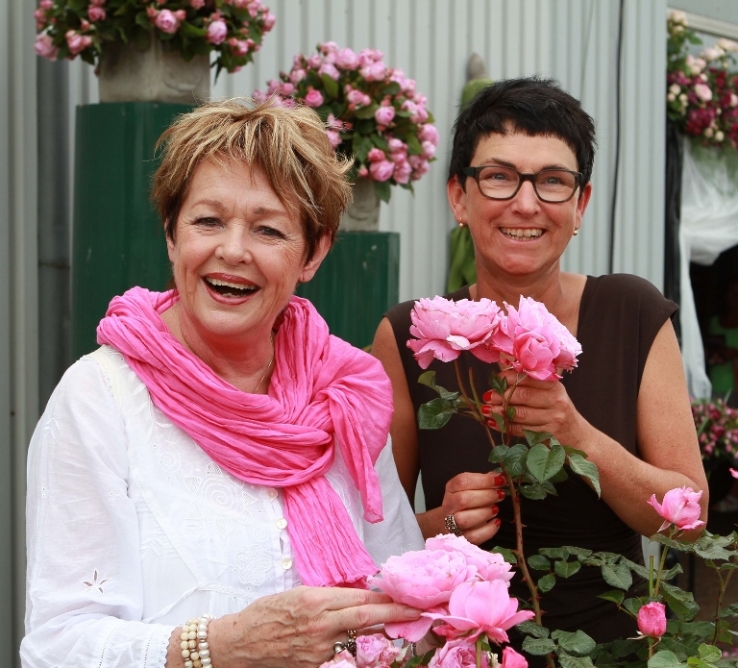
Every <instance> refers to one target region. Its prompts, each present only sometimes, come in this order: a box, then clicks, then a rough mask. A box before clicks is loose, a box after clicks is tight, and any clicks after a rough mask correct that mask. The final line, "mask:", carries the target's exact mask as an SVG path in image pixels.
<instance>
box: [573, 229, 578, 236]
mask: <svg viewBox="0 0 738 668" xmlns="http://www.w3.org/2000/svg"><path fill="white" fill-rule="evenodd" d="M577 234H579V228H578V227H577V228H575V229H574V236H577Z"/></svg>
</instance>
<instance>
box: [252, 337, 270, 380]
mask: <svg viewBox="0 0 738 668" xmlns="http://www.w3.org/2000/svg"><path fill="white" fill-rule="evenodd" d="M269 340H270V341H271V343H272V356H271V358H270V359H269V362H268V363H267V365H266V368H265V369H264V373H262V374H261V378H259V382H258V383H257V384H256V390H255V391H254V394H258V393H259V388H260V387H261V384H262V383H263V382H264V379H265V378H266V375H267V374H268V373H269V369H271V368H272V364H274V332H272V333H271V336H270V337H269Z"/></svg>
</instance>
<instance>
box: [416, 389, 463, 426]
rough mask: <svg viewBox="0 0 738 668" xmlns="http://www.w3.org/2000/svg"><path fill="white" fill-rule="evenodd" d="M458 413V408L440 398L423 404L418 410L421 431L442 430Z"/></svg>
mask: <svg viewBox="0 0 738 668" xmlns="http://www.w3.org/2000/svg"><path fill="white" fill-rule="evenodd" d="M455 413H456V408H455V407H454V405H453V404H450V403H449V402H448V401H444V400H443V399H441V398H440V397H439V398H438V399H433V400H431V401H429V402H427V403H425V404H423V405H422V406H421V407H420V408H419V409H418V427H420V429H441V427H444V426H445V425H446V423H447V422H448V421H449V420H450V419H451V417H452V416H453V415H454V414H455Z"/></svg>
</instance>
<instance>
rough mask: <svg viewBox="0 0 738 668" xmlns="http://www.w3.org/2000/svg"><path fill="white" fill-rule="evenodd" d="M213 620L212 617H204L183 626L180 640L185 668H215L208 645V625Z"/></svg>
mask: <svg viewBox="0 0 738 668" xmlns="http://www.w3.org/2000/svg"><path fill="white" fill-rule="evenodd" d="M212 619H213V616H212V615H203V616H202V617H200V619H191V620H190V621H189V622H187V623H186V624H182V634H181V635H180V636H179V638H180V640H181V641H182V642H181V644H180V646H181V647H182V658H183V659H184V665H185V668H213V664H212V662H211V660H210V646H209V645H208V624H210V620H212Z"/></svg>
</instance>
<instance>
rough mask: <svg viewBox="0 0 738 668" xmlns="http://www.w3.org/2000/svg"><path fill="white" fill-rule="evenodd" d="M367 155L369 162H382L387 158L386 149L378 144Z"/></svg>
mask: <svg viewBox="0 0 738 668" xmlns="http://www.w3.org/2000/svg"><path fill="white" fill-rule="evenodd" d="M366 157H367V158H368V159H369V162H380V161H381V160H384V159H385V158H386V156H385V154H384V151H383V150H382V149H381V148H377V147H376V146H375V147H374V148H373V149H371V150H370V151H369V153H368V154H367V156H366Z"/></svg>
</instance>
